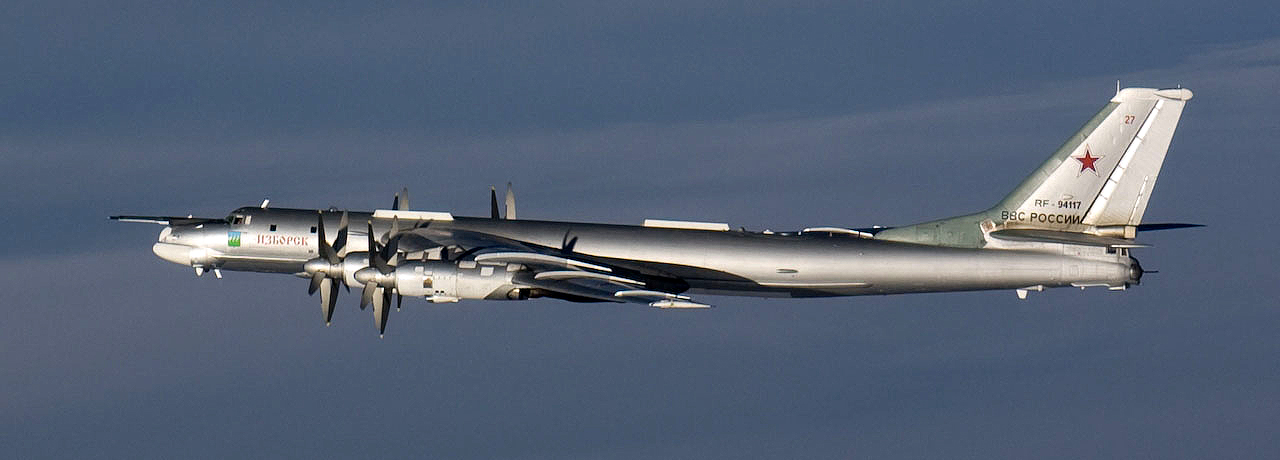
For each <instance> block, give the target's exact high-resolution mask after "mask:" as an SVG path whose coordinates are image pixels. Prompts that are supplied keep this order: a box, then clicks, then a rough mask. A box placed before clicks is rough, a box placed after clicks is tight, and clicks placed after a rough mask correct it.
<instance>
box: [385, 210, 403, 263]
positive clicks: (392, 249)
mask: <svg viewBox="0 0 1280 460" xmlns="http://www.w3.org/2000/svg"><path fill="white" fill-rule="evenodd" d="M399 233H400V220H399V218H398V217H396V216H391V231H390V232H389V233H387V245H386V246H383V247H382V260H383V261H385V262H386V263H387V264H389V265H392V266H394V265H395V264H396V262H397V256H398V255H399V251H400V235H399ZM382 273H384V274H385V273H391V272H390V271H383V272H382Z"/></svg>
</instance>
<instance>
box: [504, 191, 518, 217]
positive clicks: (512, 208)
mask: <svg viewBox="0 0 1280 460" xmlns="http://www.w3.org/2000/svg"><path fill="white" fill-rule="evenodd" d="M506 202H507V203H506V204H507V217H506V218H507V220H515V219H516V192H513V191H511V183H510V182H507V199H506Z"/></svg>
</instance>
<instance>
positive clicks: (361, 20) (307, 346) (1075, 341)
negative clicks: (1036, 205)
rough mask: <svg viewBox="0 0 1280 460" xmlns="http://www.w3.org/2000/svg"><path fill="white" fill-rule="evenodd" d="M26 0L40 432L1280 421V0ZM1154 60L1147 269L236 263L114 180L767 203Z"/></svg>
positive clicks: (290, 441)
mask: <svg viewBox="0 0 1280 460" xmlns="http://www.w3.org/2000/svg"><path fill="white" fill-rule="evenodd" d="M859 3H862V2H757V3H752V4H750V5H743V4H740V3H739V2H714V1H705V2H698V1H695V2H679V3H674V4H665V5H664V4H654V3H652V2H641V3H630V2H571V3H560V4H556V5H544V4H528V3H525V2H497V3H489V4H483V5H479V4H474V3H470V2H439V3H433V4H429V5H423V4H420V3H418V2H403V3H401V2H362V3H354V2H353V3H351V4H348V3H344V2H326V3H302V4H264V3H262V2H212V3H211V2H190V3H179V2H167V3H166V2H162V3H152V2H139V3H129V2H104V3H74V2H73V3H56V2H11V3H10V4H7V5H6V6H4V7H0V9H2V10H3V11H4V12H5V14H3V15H0V62H3V63H4V64H3V66H2V67H0V69H3V72H0V107H3V110H0V181H2V182H3V183H4V184H5V190H6V193H4V194H3V195H0V209H3V210H4V211H5V215H6V216H8V218H7V219H4V221H3V222H0V230H2V231H3V232H4V234H5V235H6V236H7V237H6V238H4V239H3V240H0V296H3V298H4V302H3V303H2V304H3V305H4V309H5V315H4V319H3V320H0V454H3V456H5V457H117V458H118V457H159V458H174V457H177V458H227V457H241V456H249V457H308V458H309V457H328V456H335V457H355V456H360V457H371V456H379V457H441V458H495V457H499V458H743V457H748V458H752V457H757V458H759V457H764V458H797V457H798V458H848V457H864V456H865V457H915V458H936V457H970V458H993V457H996V458H999V457H1003V458H1028V457H1034V458H1045V457H1049V458H1080V457H1123V458H1132V457H1148V458H1179V457H1189V458H1197V457H1199V458H1203V457H1209V456H1213V457H1265V456H1267V455H1268V454H1269V453H1271V452H1276V451H1280V442H1278V441H1277V438H1276V437H1275V436H1274V431H1275V425H1276V423H1275V421H1276V420H1277V419H1278V418H1280V390H1277V389H1278V388H1280V358H1278V356H1280V335H1277V334H1276V332H1275V331H1277V330H1280V312H1278V311H1277V308H1276V307H1277V305H1276V304H1277V302H1276V300H1275V299H1276V298H1277V296H1278V295H1280V287H1277V281H1280V276H1277V270H1276V268H1275V262H1274V261H1275V260H1276V257H1277V255H1280V254H1277V252H1278V251H1277V250H1276V243H1275V241H1276V240H1275V237H1274V236H1273V234H1274V229H1276V228H1280V219H1278V218H1277V216H1276V213H1275V212H1273V211H1274V209H1275V208H1276V205H1275V203H1274V202H1275V200H1276V199H1277V196H1278V195H1280V185H1277V182H1276V181H1275V179H1274V176H1275V174H1276V172H1277V171H1280V160H1277V156H1276V155H1275V149H1276V147H1275V146H1276V145H1280V124H1278V122H1277V121H1276V120H1277V119H1280V117H1277V109H1276V107H1280V84H1278V83H1277V82H1280V34H1278V33H1277V32H1276V28H1275V25H1276V24H1277V22H1278V20H1280V8H1277V7H1276V6H1275V5H1274V4H1273V3H1271V2H1242V3H1239V4H1231V5H1214V6H1210V5H1207V4H1205V3H1204V2H1173V3H1170V2H1151V3H1148V2H1120V3H1122V4H1117V3H1116V2H1086V3H1073V4H1065V3H1064V4H1038V3H1034V2H1032V3H1023V2H1018V3H1009V4H1006V3H1001V2H980V3H974V4H964V5H962V4H954V3H953V2H940V3H924V2H874V3H870V4H859ZM1116 80H1120V81H1121V82H1122V83H1123V84H1125V85H1133V86H1156V87H1165V86H1174V85H1183V86H1186V87H1189V88H1191V89H1193V90H1194V91H1195V93H1196V97H1195V99H1194V100H1192V101H1191V102H1190V103H1189V104H1188V106H1187V109H1186V111H1185V112H1184V114H1183V118H1182V124H1181V126H1180V127H1179V130H1178V132H1177V135H1176V136H1175V137H1174V141H1173V145H1172V147H1171V149H1170V154H1169V157H1168V159H1167V161H1166V163H1165V168H1164V170H1163V172H1162V174H1161V176H1160V181H1159V184H1158V185H1157V187H1156V189H1155V194H1154V197H1153V199H1152V200H1151V205H1150V207H1149V208H1148V211H1147V214H1146V215H1147V219H1148V220H1149V221H1179V222H1181V221H1191V222H1200V223H1207V224H1210V226H1209V227H1207V228H1203V229H1196V230H1181V231H1170V232H1159V233H1154V234H1150V235H1143V237H1144V239H1145V240H1146V241H1147V242H1149V243H1151V244H1154V245H1155V247H1154V248H1150V249H1143V250H1141V251H1137V254H1136V256H1137V257H1138V258H1139V259H1141V260H1142V262H1143V264H1144V266H1146V267H1147V268H1149V269H1157V270H1160V273H1157V274H1150V275H1148V276H1147V277H1146V278H1144V283H1143V285H1142V286H1140V287H1137V288H1135V289H1132V290H1129V291H1127V292H1123V293H1114V292H1105V291H1102V292H1099V291H1095V290H1088V291H1083V292H1082V291H1076V290H1056V291H1049V292H1044V293H1033V294H1032V296H1031V298H1030V299H1029V300H1027V301H1018V300H1017V299H1016V297H1015V296H1014V294H1013V293H1012V292H985V293H958V294H937V295H934V294H930V295H911V296H896V297H866V298H837V299H815V300H795V301H793V300H777V299H774V300H761V299H749V298H730V297H712V298H708V300H711V301H712V302H713V303H715V304H716V305H717V306H718V307H719V308H717V309H713V310H710V311H699V312H665V311H656V310H650V309H637V308H636V307H634V306H617V305H598V304H570V303H563V302H557V301H551V300H537V301H529V302H513V303H501V302H463V303H460V304H455V305H440V306H436V305H430V304H426V303H424V302H420V301H416V300H406V307H407V308H406V310H405V311H404V312H400V313H394V312H393V314H392V318H391V323H390V325H389V327H388V336H387V337H386V338H385V339H383V340H379V339H378V338H377V334H376V332H375V329H374V326H373V324H372V320H371V318H369V316H370V315H369V314H368V313H367V312H360V311H359V310H357V309H356V308H355V304H356V302H355V300H356V299H355V298H354V296H345V297H344V298H343V299H342V301H341V308H340V309H339V311H338V312H337V313H336V314H335V324H334V325H333V327H329V328H325V327H323V324H322V320H321V318H320V309H319V306H318V303H319V302H318V299H316V298H310V297H307V296H306V292H305V289H306V288H305V284H306V283H305V281H304V280H300V279H296V278H292V277H286V276H272V275H259V274H242V273H229V274H227V277H226V279H224V280H221V281H218V280H214V279H212V278H210V277H206V278H195V276H194V274H193V273H192V272H191V270H190V269H187V268H183V267H180V266H177V265H173V264H169V263H167V262H163V261H161V260H159V259H158V258H156V257H155V256H154V255H152V254H151V252H150V245H151V243H152V242H153V241H154V240H153V238H154V237H155V234H156V233H157V232H158V231H159V227H156V226H146V225H140V224H138V225H126V224H118V223H111V222H108V221H107V220H106V219H105V218H106V216H107V215H110V214H116V213H140V214H152V213H163V214H187V213H194V214H197V215H209V216H221V215H224V214H225V213H226V212H227V211H229V210H230V209H233V208H236V207H239V206H243V205H252V204H257V203H258V202H260V201H261V200H262V199H263V198H268V197H269V198H271V199H272V203H273V204H274V205H276V206H289V207H327V206H330V205H333V206H339V207H347V208H352V209H369V208H373V207H385V206H387V205H389V204H390V199H391V195H392V193H394V191H396V190H398V189H399V187H401V186H408V187H409V188H410V191H411V193H412V195H413V204H414V205H415V207H418V208H424V209H431V210H444V211H452V212H454V213H456V214H464V215H466V214H472V215H474V214H484V213H486V212H487V199H488V196H487V192H488V190H487V187H488V186H489V185H491V184H502V183H504V182H507V181H514V182H515V185H516V190H517V196H518V201H519V208H520V215H521V216H522V217H530V218H540V219H565V220H586V221H606V222H622V223H638V222H640V221H641V220H642V219H644V218H646V217H652V218H673V219H697V220H712V221H721V222H730V223H731V224H732V225H734V226H738V225H744V226H747V227H748V228H752V229H764V228H771V229H795V228H800V227H803V226H814V225H845V226H868V225H876V224H880V225H897V224H907V223H913V222H918V221H922V220H927V219H932V218H937V217H945V216H949V215H955V214H960V213H965V212H970V211H974V210H978V209H982V208H985V207H987V206H989V205H990V204H992V203H994V202H995V201H996V200H998V199H999V198H1000V197H1002V196H1003V195H1004V194H1005V193H1006V192H1007V191H1008V190H1010V189H1011V188H1012V187H1013V186H1014V185H1016V184H1017V183H1018V182H1019V181H1020V180H1021V179H1022V178H1023V177H1024V176H1025V175H1026V174H1027V173H1029V172H1030V171H1031V170H1032V169H1033V168H1034V167H1036V166H1037V165H1039V163H1040V162H1041V161H1042V160H1043V158H1044V157H1045V156H1047V155H1048V154H1049V153H1050V152H1051V151H1053V150H1054V149H1055V148H1056V147H1057V146H1058V145H1059V144H1060V143H1061V142H1062V141H1063V140H1064V139H1065V138H1066V137H1067V136H1068V135H1069V134H1070V133H1072V132H1074V130H1075V129H1076V128H1078V127H1079V125H1080V124H1082V123H1083V122H1084V121H1085V120H1087V119H1088V117H1090V116H1091V115H1092V114H1093V113H1094V112H1095V111H1096V110H1097V109H1098V108H1099V107H1101V106H1102V105H1103V104H1104V103H1105V102H1106V100H1107V99H1108V98H1109V97H1110V96H1111V94H1112V92H1113V91H1114V85H1115V82H1116Z"/></svg>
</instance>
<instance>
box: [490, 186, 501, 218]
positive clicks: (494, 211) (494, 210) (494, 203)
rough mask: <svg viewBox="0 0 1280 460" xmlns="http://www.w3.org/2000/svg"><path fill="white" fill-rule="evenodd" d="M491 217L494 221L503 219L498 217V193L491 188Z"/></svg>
mask: <svg viewBox="0 0 1280 460" xmlns="http://www.w3.org/2000/svg"><path fill="white" fill-rule="evenodd" d="M489 217H490V218H493V219H501V218H502V216H499V215H498V192H497V191H496V190H494V189H493V187H489Z"/></svg>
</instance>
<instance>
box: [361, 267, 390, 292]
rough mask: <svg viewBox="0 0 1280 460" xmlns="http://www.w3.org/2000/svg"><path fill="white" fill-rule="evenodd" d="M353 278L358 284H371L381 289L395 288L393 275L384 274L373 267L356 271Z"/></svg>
mask: <svg viewBox="0 0 1280 460" xmlns="http://www.w3.org/2000/svg"><path fill="white" fill-rule="evenodd" d="M353 276H354V277H355V279H356V281H357V282H359V283H360V284H369V283H373V284H376V285H378V286H382V287H395V282H396V277H395V274H394V273H388V274H384V273H382V272H380V271H378V269H376V268H373V267H364V268H361V269H359V270H356V273H355V275H353Z"/></svg>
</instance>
